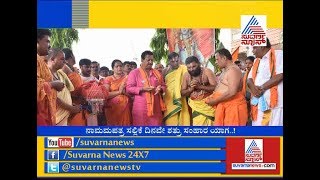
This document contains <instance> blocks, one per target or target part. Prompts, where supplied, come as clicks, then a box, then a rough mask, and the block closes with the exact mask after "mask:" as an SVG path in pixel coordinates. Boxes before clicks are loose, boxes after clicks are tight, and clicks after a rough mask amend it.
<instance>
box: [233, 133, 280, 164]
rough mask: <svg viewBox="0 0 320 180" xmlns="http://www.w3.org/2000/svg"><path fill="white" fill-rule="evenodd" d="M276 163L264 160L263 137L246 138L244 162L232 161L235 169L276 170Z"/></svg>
mask: <svg viewBox="0 0 320 180" xmlns="http://www.w3.org/2000/svg"><path fill="white" fill-rule="evenodd" d="M276 168H277V165H276V163H264V162H263V139H245V143H244V163H243V162H237V163H231V169H233V170H275V169H276Z"/></svg>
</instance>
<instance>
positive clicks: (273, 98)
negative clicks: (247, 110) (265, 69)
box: [251, 48, 278, 121]
mask: <svg viewBox="0 0 320 180" xmlns="http://www.w3.org/2000/svg"><path fill="white" fill-rule="evenodd" d="M259 63H260V59H259V58H257V59H256V60H255V62H254V64H253V67H252V79H253V82H255V79H256V77H257V71H258V67H259ZM269 66H270V73H271V78H272V77H274V76H275V75H276V54H275V51H274V49H273V48H271V52H270V57H269ZM277 104H278V86H273V87H271V88H270V108H274V107H275V106H276V105H277ZM251 113H252V120H254V121H255V120H257V117H258V106H251Z"/></svg>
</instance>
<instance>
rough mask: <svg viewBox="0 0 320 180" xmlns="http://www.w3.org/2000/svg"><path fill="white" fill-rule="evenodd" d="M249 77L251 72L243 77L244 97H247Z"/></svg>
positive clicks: (247, 72)
mask: <svg viewBox="0 0 320 180" xmlns="http://www.w3.org/2000/svg"><path fill="white" fill-rule="evenodd" d="M248 75H249V71H246V73H245V74H244V76H243V79H242V90H241V92H242V94H244V96H246V91H247V79H248Z"/></svg>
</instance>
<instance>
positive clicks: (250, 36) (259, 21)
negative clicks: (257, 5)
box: [240, 15, 267, 46]
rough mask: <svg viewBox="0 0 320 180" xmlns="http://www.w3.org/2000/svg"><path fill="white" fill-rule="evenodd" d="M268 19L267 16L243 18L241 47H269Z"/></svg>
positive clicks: (247, 16) (246, 16) (244, 16)
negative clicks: (267, 34)
mask: <svg viewBox="0 0 320 180" xmlns="http://www.w3.org/2000/svg"><path fill="white" fill-rule="evenodd" d="M266 31H267V18H266V16H265V15H242V16H241V43H240V45H241V46H266V45H267V36H266Z"/></svg>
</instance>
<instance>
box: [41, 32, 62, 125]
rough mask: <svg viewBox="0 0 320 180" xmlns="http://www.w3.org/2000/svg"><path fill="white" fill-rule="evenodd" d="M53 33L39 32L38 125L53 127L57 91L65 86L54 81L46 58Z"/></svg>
mask: <svg viewBox="0 0 320 180" xmlns="http://www.w3.org/2000/svg"><path fill="white" fill-rule="evenodd" d="M50 36H51V32H50V31H49V30H48V29H38V30H37V125H38V126H52V125H54V124H55V122H56V99H57V91H61V90H62V88H63V87H64V84H63V83H62V82H61V81H53V78H52V74H51V72H50V70H49V68H48V66H47V64H46V60H45V56H47V55H48V51H49V49H50Z"/></svg>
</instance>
